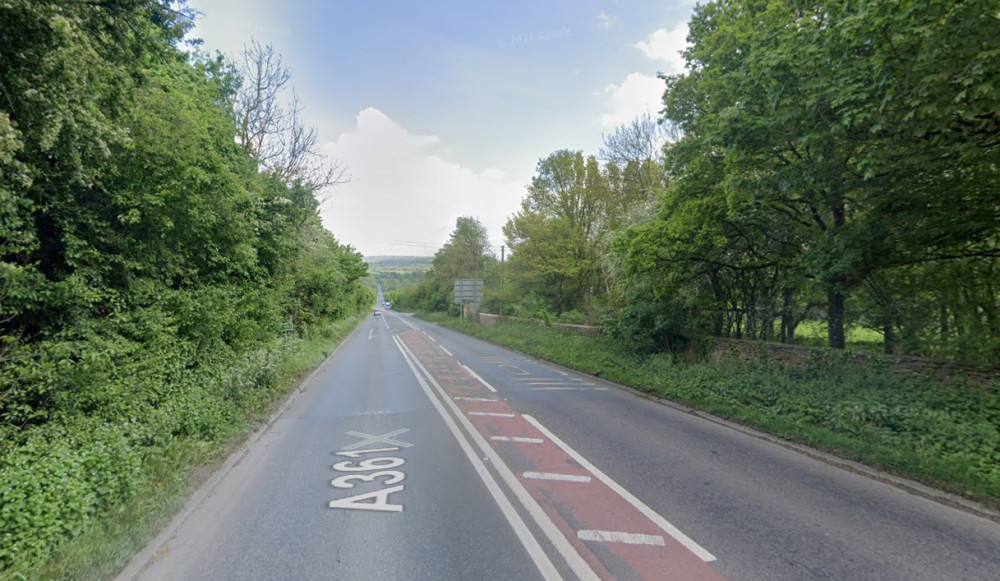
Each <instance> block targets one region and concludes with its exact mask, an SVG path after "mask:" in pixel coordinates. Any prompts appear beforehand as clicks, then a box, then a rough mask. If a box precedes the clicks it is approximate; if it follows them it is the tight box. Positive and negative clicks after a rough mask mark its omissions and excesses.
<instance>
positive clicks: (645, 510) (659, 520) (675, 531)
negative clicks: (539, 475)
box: [521, 414, 715, 563]
mask: <svg viewBox="0 0 1000 581" xmlns="http://www.w3.org/2000/svg"><path fill="white" fill-rule="evenodd" d="M521 417H522V418H524V419H526V420H528V423H530V424H531V425H533V426H535V427H536V428H538V431H540V432H541V433H542V434H544V435H545V437H546V438H548V439H550V440H552V441H553V442H555V445H556V446H559V447H560V448H562V450H563V452H566V453H567V454H569V455H570V457H572V458H573V459H574V460H576V462H577V463H578V464H579V465H580V466H582V467H583V468H584V469H585V470H587V471H589V472H590V473H591V474H593V475H594V476H597V478H598V480H600V481H601V482H603V483H605V484H607V485H608V487H609V488H611V490H614V491H615V492H617V493H618V494H619V495H620V496H621V497H622V498H624V499H625V500H627V501H628V502H629V503H631V504H632V506H634V507H635V508H637V509H638V510H639V512H641V513H642V514H644V515H646V518H648V519H649V520H651V521H653V522H654V523H656V524H657V525H658V526H659V527H660V528H661V529H663V530H664V531H665V532H666V533H667V534H668V535H670V536H671V537H673V538H674V539H675V540H676V541H677V542H679V543H680V544H682V545H684V546H685V547H687V549H688V550H689V551H691V552H692V553H694V554H695V555H697V556H698V557H699V558H700V559H701V560H702V561H705V562H706V563H710V562H712V561H714V560H715V555H713V554H712V553H709V552H708V551H707V550H705V548H704V547H702V546H701V545H699V544H698V543H696V542H694V541H693V540H691V538H690V537H688V536H687V535H685V534H684V533H683V532H681V530H680V529H679V528H677V527H675V526H674V525H672V524H671V523H670V522H669V521H668V520H667V519H665V518H663V517H662V516H660V515H659V514H658V513H657V512H656V511H655V510H653V509H651V508H649V507H648V506H646V504H645V503H643V502H642V501H641V500H639V499H638V498H636V497H635V495H633V494H632V493H631V492H629V491H627V490H625V489H624V488H622V486H621V485H620V484H618V483H617V482H615V481H614V480H612V479H611V478H610V477H609V476H608V475H607V474H605V473H603V472H601V471H600V470H599V469H598V468H597V466H594V465H593V464H591V463H590V462H589V461H587V459H586V458H584V457H583V456H581V455H580V454H579V453H578V452H577V451H576V450H574V449H573V448H570V447H569V445H568V444H566V442H563V441H562V440H560V439H559V438H558V437H556V435H555V434H553V433H552V432H550V431H549V429H548V428H546V427H545V426H543V425H542V424H541V422H539V421H538V420H536V419H535V418H533V417H532V416H529V415H527V414H522V415H521Z"/></svg>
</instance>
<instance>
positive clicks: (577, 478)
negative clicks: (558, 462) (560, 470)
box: [521, 472, 590, 482]
mask: <svg viewBox="0 0 1000 581" xmlns="http://www.w3.org/2000/svg"><path fill="white" fill-rule="evenodd" d="M521 476H524V477H525V478H528V479H530V480H560V481H562V482H590V476H583V475H579V474H556V473H555V472H522V473H521Z"/></svg>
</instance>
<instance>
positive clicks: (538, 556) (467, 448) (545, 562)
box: [392, 337, 562, 580]
mask: <svg viewBox="0 0 1000 581" xmlns="http://www.w3.org/2000/svg"><path fill="white" fill-rule="evenodd" d="M392 339H393V341H395V342H396V347H397V348H398V349H399V350H400V352H401V353H402V354H403V359H404V360H405V361H406V364H407V365H408V366H409V367H410V371H412V372H413V375H414V377H416V378H417V383H419V384H420V388H421V389H422V390H423V391H424V394H425V395H426V396H427V399H429V400H431V404H433V405H434V409H436V410H437V412H438V414H439V415H440V416H441V419H443V420H444V423H445V425H447V426H448V430H450V431H451V434H452V436H454V437H455V440H456V441H457V442H458V445H459V447H461V448H462V451H463V452H464V453H465V457H466V458H468V459H469V462H470V463H471V464H472V467H473V468H474V469H475V470H476V474H478V475H479V478H480V479H481V480H482V481H483V484H485V485H486V489H487V490H489V492H490V495H491V496H492V497H493V500H494V501H495V502H496V503H497V506H498V507H499V508H500V512H502V513H503V515H504V517H505V518H506V519H507V522H508V523H510V526H511V528H512V529H514V534H516V535H517V538H518V540H520V541H521V545H523V546H524V549H525V550H526V551H527V552H528V555H529V556H530V557H531V560H532V561H534V563H535V566H536V567H538V571H539V573H541V574H542V577H543V578H544V579H552V580H561V579H562V576H561V575H559V571H558V570H556V567H555V565H553V564H552V561H551V560H549V557H548V555H546V554H545V551H544V550H543V549H542V546H541V545H539V544H538V540H537V539H535V537H534V535H532V534H531V531H530V530H529V529H528V526H527V525H526V524H524V521H523V520H521V517H520V516H518V514H517V510H516V509H515V508H514V506H513V505H512V504H511V502H510V500H508V499H507V496H506V495H505V494H504V493H503V491H502V490H501V489H500V484H499V483H498V482H497V481H496V480H495V479H494V478H493V476H492V475H490V473H489V471H488V470H487V469H486V466H485V465H484V464H483V461H482V460H480V459H479V455H477V454H476V453H475V450H473V449H472V446H471V445H470V444H469V442H468V440H467V439H466V438H465V436H463V435H462V431H461V430H460V429H459V428H458V425H457V424H455V421H454V420H453V419H452V418H451V416H450V415H449V414H448V412H447V411H446V410H445V408H444V406H442V405H441V402H440V401H438V398H437V397H436V396H435V395H434V392H433V391H431V388H430V386H428V385H427V382H426V381H425V380H424V378H423V377H422V376H421V374H420V372H419V371H418V370H417V366H420V368H421V369H423V366H422V365H420V362H419V361H417V359H416V357H414V355H413V353H412V352H411V351H410V350H409V348H407V347H406V345H404V344H403V342H402V341H401V340H400V339H399V338H397V337H393V338H392ZM414 364H416V365H414ZM424 372H425V373H426V369H424ZM428 377H430V376H428ZM430 379H431V381H434V379H433V378H430ZM435 383H436V382H435ZM437 387H438V389H439V390H440V386H437ZM445 401H448V400H445ZM448 403H449V404H451V405H452V406H454V405H455V404H453V403H452V402H450V401H448ZM453 411H456V412H457V410H454V409H453ZM458 417H459V419H463V420H464V417H462V416H461V415H459V416H458ZM466 421H467V420H466ZM470 427H472V426H466V429H469V428H470ZM473 429H475V428H473ZM470 433H473V432H471V431H470ZM476 433H477V434H478V432H476Z"/></svg>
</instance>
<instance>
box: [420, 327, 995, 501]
mask: <svg viewBox="0 0 1000 581" xmlns="http://www.w3.org/2000/svg"><path fill="white" fill-rule="evenodd" d="M421 317H422V318H425V319H427V320H429V321H433V322H437V323H438V324H441V325H444V326H447V327H450V328H453V329H456V330H458V331H461V332H463V333H466V334H469V335H472V336H475V337H479V338H482V339H486V340H488V341H492V342H494V343H497V344H500V345H504V346H507V347H510V348H512V349H516V350H518V351H522V352H524V353H529V354H531V355H534V356H536V357H540V358H542V359H546V360H548V361H553V362H555V363H559V364H561V365H565V366H566V367H570V368H573V369H577V370H579V371H582V372H584V373H588V374H591V375H595V376H598V377H602V378H604V379H607V380H609V381H613V382H616V383H620V384H623V385H627V386H631V387H634V388H636V389H639V390H641V391H644V392H647V393H650V394H654V395H657V396H659V397H663V398H665V399H668V400H670V401H674V402H678V403H682V404H686V405H690V406H692V407H695V408H698V409H701V410H705V411H708V412H711V413H713V414H716V415H718V416H721V417H724V418H727V419H730V420H733V421H736V422H739V423H742V424H745V425H748V426H752V427H755V428H758V429H761V430H763V431H766V432H770V433H772V434H775V435H777V436H780V437H782V438H786V439H789V440H792V441H795V442H800V443H804V444H807V445H810V446H813V447H816V448H818V449H821V450H825V451H828V452H830V453H833V454H836V455H839V456H841V457H844V458H848V459H851V460H856V461H859V462H863V463H865V464H868V465H871V466H875V467H879V468H882V469H885V470H887V471H889V472H893V473H895V474H898V475H901V476H904V477H909V478H912V479H915V480H919V481H922V482H924V483H926V484H929V485H931V486H936V487H939V488H941V489H943V490H947V491H950V492H953V493H956V494H960V495H964V496H966V497H968V498H972V499H975V500H978V501H981V502H983V503H984V504H987V505H990V506H993V507H994V508H1000V431H998V430H997V426H1000V382H994V384H993V385H992V386H989V387H984V386H978V385H966V384H964V383H963V382H962V381H960V380H958V381H955V382H952V383H950V384H942V383H941V382H938V381H935V380H933V379H932V378H929V377H920V376H900V375H895V374H892V373H889V372H888V371H887V367H886V366H884V365H879V364H878V363H871V362H861V361H859V360H856V359H855V358H853V357H851V354H850V352H837V351H834V350H830V349H825V348H824V349H814V350H812V351H811V353H810V355H811V357H810V358H809V361H808V363H807V364H805V365H803V366H801V367H797V366H787V365H783V364H780V363H775V362H772V361H768V360H767V358H766V357H761V358H759V359H758V360H756V361H751V362H745V361H743V362H741V361H739V360H737V359H723V360H722V361H713V362H708V361H706V360H704V359H703V358H701V359H700V360H699V358H698V356H697V353H696V352H697V349H696V348H693V349H692V350H691V352H689V353H687V354H684V355H681V354H672V353H658V354H636V353H635V352H633V351H630V350H628V349H625V348H623V346H622V344H621V343H620V342H618V341H616V340H614V339H612V338H609V337H602V336H596V337H595V336H588V335H584V334H580V333H573V332H562V331H557V330H555V329H552V328H549V327H546V326H544V325H540V324H538V323H531V322H503V323H500V324H498V325H496V326H484V325H479V324H477V323H474V322H470V321H466V320H462V319H459V318H456V317H452V316H447V315H443V314H440V313H439V314H421ZM691 358H694V359H695V360H694V361H692V360H690V359H691Z"/></svg>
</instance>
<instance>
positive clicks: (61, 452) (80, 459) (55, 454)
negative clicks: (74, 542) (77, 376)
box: [0, 420, 142, 568]
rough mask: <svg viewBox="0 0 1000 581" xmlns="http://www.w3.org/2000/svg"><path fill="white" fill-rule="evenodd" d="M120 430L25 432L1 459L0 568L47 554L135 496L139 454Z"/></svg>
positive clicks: (81, 423) (78, 426)
mask: <svg viewBox="0 0 1000 581" xmlns="http://www.w3.org/2000/svg"><path fill="white" fill-rule="evenodd" d="M123 427H124V426H113V425H109V424H105V423H101V422H99V421H88V420H77V421H75V422H73V423H68V424H64V423H52V424H48V425H46V426H43V427H39V428H35V429H32V430H29V431H27V432H25V433H24V434H22V435H21V439H22V441H23V443H22V444H21V445H20V446H17V447H16V448H13V449H11V450H9V451H7V452H6V453H5V454H3V456H0V568H3V567H6V566H9V565H11V564H12V563H14V562H16V561H19V560H32V561H34V560H39V559H43V558H45V557H47V556H48V553H49V551H50V550H51V547H53V546H55V545H57V544H58V543H59V542H61V541H62V540H63V539H65V538H67V537H72V536H74V535H76V534H78V533H80V532H81V531H82V530H83V529H84V527H85V526H86V525H87V524H88V522H89V521H90V520H91V519H92V518H93V517H94V516H95V515H97V514H98V513H100V512H101V511H103V510H106V509H108V508H109V507H111V506H113V505H114V504H116V503H120V502H122V501H124V500H126V499H128V498H129V497H130V496H131V495H132V494H133V493H134V492H135V490H136V487H137V485H138V481H139V475H140V471H141V465H142V453H141V452H140V450H138V449H137V448H136V447H135V446H134V445H133V444H132V443H131V442H129V440H128V438H127V437H126V436H125V430H123V429H122V428H123Z"/></svg>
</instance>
